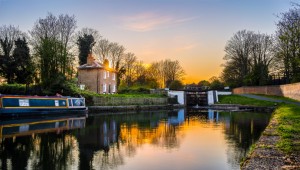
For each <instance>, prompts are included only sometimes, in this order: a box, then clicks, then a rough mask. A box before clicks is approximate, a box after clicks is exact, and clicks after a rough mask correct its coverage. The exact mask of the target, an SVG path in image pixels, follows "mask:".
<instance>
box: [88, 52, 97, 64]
mask: <svg viewBox="0 0 300 170" xmlns="http://www.w3.org/2000/svg"><path fill="white" fill-rule="evenodd" d="M94 61H95V58H94V57H93V55H92V53H89V55H88V57H87V62H86V63H87V65H89V66H90V65H93V63H94Z"/></svg>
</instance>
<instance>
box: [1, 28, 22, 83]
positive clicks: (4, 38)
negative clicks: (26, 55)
mask: <svg viewBox="0 0 300 170" xmlns="http://www.w3.org/2000/svg"><path fill="white" fill-rule="evenodd" d="M25 37H26V34H25V33H23V32H21V31H20V30H19V28H18V27H15V26H12V25H9V26H6V25H4V26H2V27H0V74H1V75H2V76H4V77H5V78H6V79H7V82H8V83H13V80H14V72H15V70H14V69H15V67H14V66H15V64H16V63H15V61H14V58H13V56H12V55H13V54H12V52H13V49H14V46H15V45H14V43H15V41H17V39H21V38H22V39H23V38H25Z"/></svg>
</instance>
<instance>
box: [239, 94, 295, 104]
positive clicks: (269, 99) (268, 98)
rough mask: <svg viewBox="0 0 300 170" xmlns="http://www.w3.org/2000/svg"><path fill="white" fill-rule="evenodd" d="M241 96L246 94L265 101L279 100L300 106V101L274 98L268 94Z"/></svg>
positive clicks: (278, 101)
mask: <svg viewBox="0 0 300 170" xmlns="http://www.w3.org/2000/svg"><path fill="white" fill-rule="evenodd" d="M239 95H240V96H245V97H249V98H253V99H257V100H265V101H270V102H277V103H289V104H295V105H297V106H300V102H296V101H295V102H294V101H289V100H284V99H274V98H270V97H266V96H260V95H255V94H239Z"/></svg>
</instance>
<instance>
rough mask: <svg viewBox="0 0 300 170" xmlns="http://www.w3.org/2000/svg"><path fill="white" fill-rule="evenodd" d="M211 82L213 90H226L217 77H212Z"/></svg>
mask: <svg viewBox="0 0 300 170" xmlns="http://www.w3.org/2000/svg"><path fill="white" fill-rule="evenodd" d="M209 81H210V89H211V90H221V89H224V84H223V83H222V82H221V81H220V80H219V79H218V78H217V77H212V78H210V79H209Z"/></svg>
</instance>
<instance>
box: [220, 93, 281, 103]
mask: <svg viewBox="0 0 300 170" xmlns="http://www.w3.org/2000/svg"><path fill="white" fill-rule="evenodd" d="M219 103H220V104H241V105H251V106H275V105H276V103H274V102H269V101H262V100H257V99H252V98H248V97H244V96H239V95H225V96H219Z"/></svg>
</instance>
